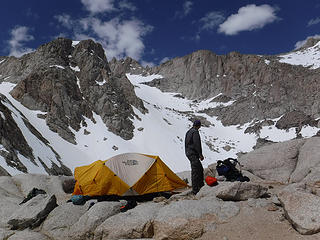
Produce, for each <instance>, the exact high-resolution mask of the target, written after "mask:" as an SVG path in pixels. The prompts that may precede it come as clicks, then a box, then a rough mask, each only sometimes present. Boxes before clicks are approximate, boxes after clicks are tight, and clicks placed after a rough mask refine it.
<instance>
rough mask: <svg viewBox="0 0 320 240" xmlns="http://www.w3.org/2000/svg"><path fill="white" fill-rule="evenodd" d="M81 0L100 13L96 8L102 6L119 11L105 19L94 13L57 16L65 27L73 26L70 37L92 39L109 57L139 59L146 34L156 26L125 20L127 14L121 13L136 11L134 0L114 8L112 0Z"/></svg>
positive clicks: (107, 9) (135, 20) (134, 20)
mask: <svg viewBox="0 0 320 240" xmlns="http://www.w3.org/2000/svg"><path fill="white" fill-rule="evenodd" d="M81 2H82V3H83V4H84V5H85V6H86V8H87V9H88V10H90V12H91V13H98V10H97V9H96V8H98V7H99V6H100V8H99V9H100V10H101V11H100V12H102V9H104V10H105V11H116V12H117V13H119V14H118V17H115V18H112V19H109V20H104V21H103V20H101V19H100V18H99V17H98V16H93V15H91V16H89V17H86V18H80V19H72V18H71V17H70V16H69V15H66V14H63V15H59V16H56V17H55V18H56V19H57V20H58V22H60V23H61V24H62V25H63V26H64V27H67V28H69V27H72V29H71V30H72V31H73V33H72V36H71V38H72V39H73V40H84V39H92V40H94V41H96V42H99V43H100V44H101V45H102V46H103V48H104V50H105V52H106V56H107V58H108V59H111V58H113V57H115V58H117V59H119V58H124V57H131V58H134V59H135V60H137V61H139V60H141V57H142V55H143V53H144V49H145V45H144V42H143V37H144V36H145V35H146V34H147V33H149V32H150V31H152V29H153V28H152V27H151V26H150V25H147V24H144V23H143V22H142V21H140V20H138V19H134V18H133V19H129V20H124V19H122V18H123V17H124V16H125V15H124V14H122V13H124V11H126V10H130V11H135V10H136V7H135V6H134V5H133V4H132V3H131V2H129V1H127V0H121V1H119V2H117V7H118V8H115V6H114V4H113V2H114V1H113V0H109V1H106V0H104V1H102V0H93V1H89V0H81ZM103 4H105V5H103ZM103 6H104V7H103Z"/></svg>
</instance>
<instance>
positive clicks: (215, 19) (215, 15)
mask: <svg viewBox="0 0 320 240" xmlns="http://www.w3.org/2000/svg"><path fill="white" fill-rule="evenodd" d="M224 19H225V17H224V16H223V14H222V13H220V12H216V11H213V12H209V13H207V14H206V15H205V16H204V17H203V18H201V19H200V23H201V30H212V29H214V28H216V27H217V26H218V25H219V24H220V23H222V22H223V21H224Z"/></svg>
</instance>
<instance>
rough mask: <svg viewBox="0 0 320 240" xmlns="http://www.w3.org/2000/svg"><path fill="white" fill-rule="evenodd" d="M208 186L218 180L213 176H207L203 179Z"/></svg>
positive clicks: (215, 183)
mask: <svg viewBox="0 0 320 240" xmlns="http://www.w3.org/2000/svg"><path fill="white" fill-rule="evenodd" d="M205 181H206V183H207V184H208V186H210V187H212V186H215V185H217V184H218V181H217V179H216V178H215V177H211V176H207V177H206V179H205Z"/></svg>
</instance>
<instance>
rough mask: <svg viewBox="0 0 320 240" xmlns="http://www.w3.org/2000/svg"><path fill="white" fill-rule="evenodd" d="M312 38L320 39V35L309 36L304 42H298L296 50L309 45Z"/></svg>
mask: <svg viewBox="0 0 320 240" xmlns="http://www.w3.org/2000/svg"><path fill="white" fill-rule="evenodd" d="M310 38H315V39H320V35H319V34H316V35H313V36H309V37H307V38H306V39H304V40H301V41H298V42H296V44H295V49H299V48H301V47H302V46H303V45H305V44H306V43H307V41H308V40H309V39H310Z"/></svg>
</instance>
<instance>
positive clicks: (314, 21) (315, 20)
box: [308, 17, 320, 27]
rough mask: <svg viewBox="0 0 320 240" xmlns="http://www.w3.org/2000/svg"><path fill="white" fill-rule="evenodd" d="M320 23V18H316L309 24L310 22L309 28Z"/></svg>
mask: <svg viewBox="0 0 320 240" xmlns="http://www.w3.org/2000/svg"><path fill="white" fill-rule="evenodd" d="M318 23H320V17H317V18H314V19H311V20H310V21H309V22H308V27H310V26H312V25H316V24H318Z"/></svg>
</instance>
